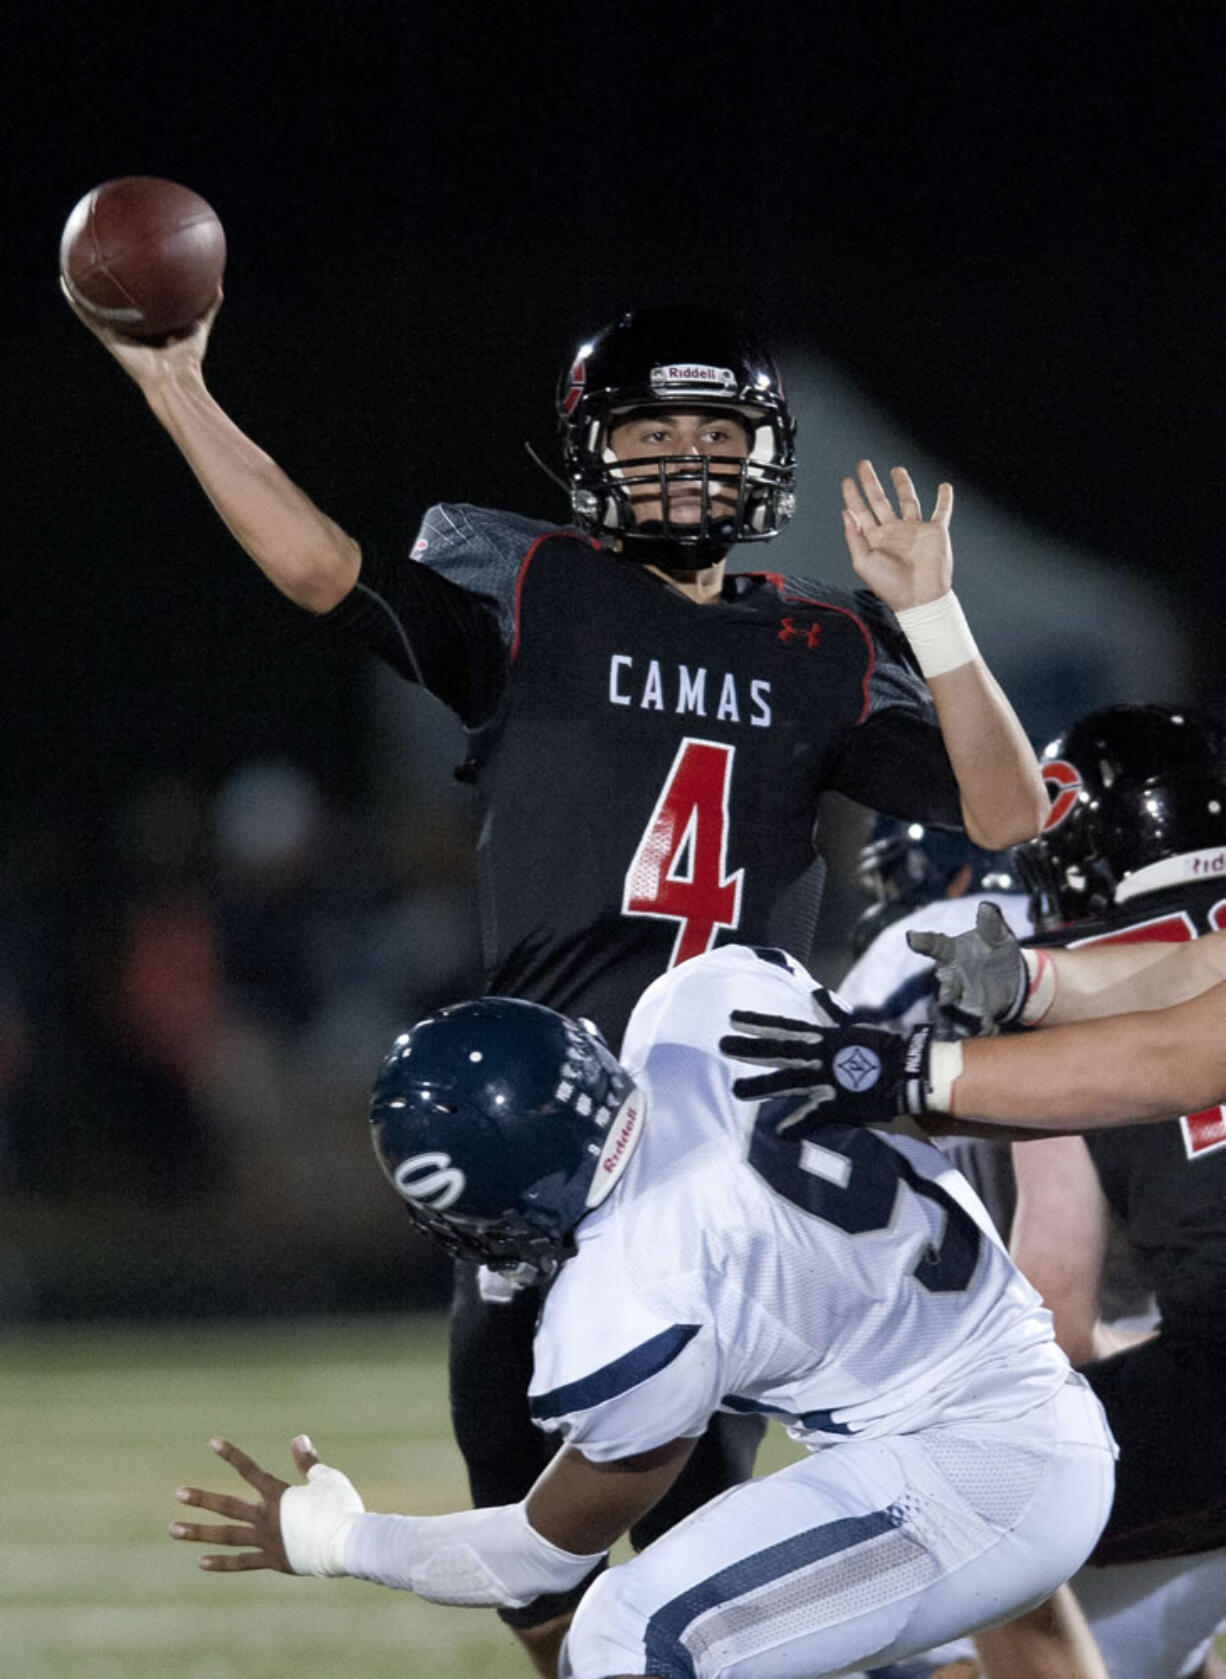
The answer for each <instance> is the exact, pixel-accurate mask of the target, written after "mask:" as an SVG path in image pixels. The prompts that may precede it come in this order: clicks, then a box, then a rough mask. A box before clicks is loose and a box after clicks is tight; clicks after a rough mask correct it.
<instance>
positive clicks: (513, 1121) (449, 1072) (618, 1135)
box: [370, 997, 643, 1281]
mask: <svg viewBox="0 0 1226 1679" xmlns="http://www.w3.org/2000/svg"><path fill="white" fill-rule="evenodd" d="M642 1114H643V1102H642V1098H641V1097H640V1095H639V1094H638V1091H637V1090H636V1087H635V1084H634V1081H633V1080H632V1079H631V1077H630V1075H629V1074H628V1073H627V1072H626V1071H625V1069H624V1068H623V1067H622V1066H621V1065H620V1063H619V1062H618V1061H617V1060H616V1058H615V1057H614V1055H613V1054H612V1052H611V1051H610V1049H609V1048H608V1046H607V1045H606V1044H605V1043H604V1041H603V1040H602V1039H601V1038H600V1036H599V1035H598V1034H597V1033H596V1032H595V1029H594V1028H591V1029H589V1028H588V1027H587V1025H586V1023H585V1024H584V1025H579V1024H577V1023H576V1022H574V1021H572V1020H568V1019H567V1018H566V1017H565V1016H564V1015H560V1014H555V1013H554V1011H553V1010H552V1009H547V1008H543V1007H542V1006H541V1005H540V1004H538V1003H526V1002H521V1001H518V1000H517V999H515V998H510V997H484V998H481V999H479V1000H478V1001H476V1002H471V1003H458V1004H456V1005H455V1006H454V1007H451V1008H445V1009H440V1010H439V1011H438V1012H437V1013H435V1014H430V1015H427V1016H426V1018H425V1019H424V1020H419V1021H418V1023H417V1025H416V1026H414V1027H413V1028H412V1030H411V1031H409V1032H406V1033H405V1034H404V1035H403V1036H402V1037H399V1038H397V1040H396V1042H395V1044H394V1045H393V1046H392V1049H391V1051H390V1053H389V1054H388V1056H387V1057H386V1059H385V1060H384V1062H383V1065H382V1067H381V1068H380V1070H379V1076H378V1079H377V1080H376V1083H375V1088H374V1094H373V1097H372V1099H371V1108H370V1121H371V1127H372V1131H373V1140H374V1146H375V1153H376V1155H377V1156H378V1159H379V1162H380V1164H381V1165H382V1167H383V1170H384V1171H385V1172H386V1174H387V1176H388V1177H389V1178H390V1180H391V1182H392V1184H393V1186H394V1187H395V1189H396V1190H397V1191H398V1192H399V1193H400V1194H401V1195H402V1196H403V1197H404V1199H405V1202H406V1204H407V1206H408V1209H409V1213H410V1215H411V1216H412V1218H413V1221H414V1222H415V1223H416V1224H417V1225H419V1226H420V1227H421V1229H423V1230H424V1231H425V1232H426V1233H427V1234H428V1235H430V1236H432V1237H433V1238H434V1240H435V1241H437V1242H438V1243H439V1244H440V1246H442V1247H443V1248H445V1249H446V1250H447V1252H448V1253H450V1254H452V1255H453V1256H454V1257H456V1258H458V1259H469V1260H475V1261H476V1262H477V1263H479V1264H483V1265H489V1266H492V1267H493V1268H494V1269H495V1270H501V1271H511V1272H515V1273H516V1276H517V1280H519V1281H523V1280H526V1279H527V1278H528V1277H529V1276H530V1275H531V1274H532V1273H535V1274H536V1276H537V1277H542V1278H543V1277H547V1276H549V1275H551V1274H552V1272H553V1271H554V1270H556V1269H557V1266H558V1265H559V1264H560V1262H561V1260H562V1258H563V1257H564V1256H565V1254H566V1252H567V1249H568V1245H569V1239H570V1235H571V1232H572V1230H573V1229H574V1227H575V1225H576V1224H578V1222H579V1220H580V1219H581V1218H582V1217H583V1215H584V1214H585V1213H586V1212H588V1211H589V1210H590V1209H591V1208H592V1207H595V1206H598V1205H599V1204H600V1202H601V1201H603V1200H604V1198H605V1196H606V1195H607V1194H608V1193H609V1190H610V1189H611V1188H612V1187H613V1185H614V1183H616V1181H617V1180H618V1178H619V1177H620V1175H621V1171H622V1168H623V1167H624V1166H625V1163H626V1161H627V1160H628V1159H629V1157H630V1155H631V1153H632V1151H633V1149H634V1147H635V1145H636V1144H637V1142H638V1139H639V1135H640V1125H641V1121H642Z"/></svg>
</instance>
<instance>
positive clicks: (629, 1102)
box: [587, 1091, 643, 1207]
mask: <svg viewBox="0 0 1226 1679" xmlns="http://www.w3.org/2000/svg"><path fill="white" fill-rule="evenodd" d="M642 1122H643V1099H642V1097H641V1096H640V1095H639V1093H638V1092H637V1091H636V1092H635V1093H634V1094H633V1095H631V1096H629V1097H627V1099H626V1100H625V1102H623V1103H622V1106H621V1110H620V1112H619V1113H618V1115H617V1118H616V1119H615V1120H614V1122H613V1126H612V1129H611V1132H610V1136H609V1139H608V1142H607V1144H606V1145H605V1150H604V1153H603V1154H602V1155H601V1157H600V1164H599V1166H597V1168H596V1175H595V1176H594V1177H593V1179H592V1187H591V1188H590V1189H589V1190H588V1192H587V1205H588V1206H589V1207H596V1206H599V1205H600V1203H601V1202H602V1201H603V1200H604V1198H605V1196H606V1195H607V1194H608V1193H609V1191H610V1190H611V1189H612V1187H613V1185H614V1184H615V1183H616V1182H617V1180H618V1178H620V1177H621V1175H622V1172H623V1171H624V1170H625V1167H626V1162H627V1161H628V1160H629V1158H630V1156H631V1155H632V1154H633V1153H634V1148H635V1144H636V1143H637V1142H638V1140H639V1136H640V1128H641V1126H642Z"/></svg>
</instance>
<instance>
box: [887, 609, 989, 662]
mask: <svg viewBox="0 0 1226 1679" xmlns="http://www.w3.org/2000/svg"><path fill="white" fill-rule="evenodd" d="M894 616H895V617H896V618H897V619H898V622H899V625H900V626H901V628H902V633H903V634H904V635H905V636H906V638H907V640H908V641H909V642H910V644H911V651H912V652H913V653H914V654H915V662H916V664H917V665H918V666H919V668H920V672H921V674H922V675H923V676H924V677H925V678H928V677H933V676H944V675H945V673H946V671H950V670H957V669H959V667H960V666H962V665H969V664H970V662H971V660H972V659H977V658H978V657H979V649H978V647H976V645H975V638H974V636H973V635H972V634H971V627H970V625H969V624H968V623H967V621H966V614H965V613H964V612H963V610H962V607H961V605H960V603H959V601H958V597H957V595H955V594H954V592H953V590H952V589H948V590H946V592H945V593H944V594H943V595H939V596H938V597H937V599H936V600H930V601H926V602H925V603H924V605H923V606H905V607H903V608H902V610H901V611H899V612H896V613H895V614H894Z"/></svg>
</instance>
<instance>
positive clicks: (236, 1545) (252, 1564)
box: [170, 1434, 365, 1575]
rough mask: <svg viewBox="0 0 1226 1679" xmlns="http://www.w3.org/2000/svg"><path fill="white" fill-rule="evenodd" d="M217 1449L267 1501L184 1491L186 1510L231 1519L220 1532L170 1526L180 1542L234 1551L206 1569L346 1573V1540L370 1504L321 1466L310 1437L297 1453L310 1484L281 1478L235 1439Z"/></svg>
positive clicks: (179, 1494) (211, 1559)
mask: <svg viewBox="0 0 1226 1679" xmlns="http://www.w3.org/2000/svg"><path fill="white" fill-rule="evenodd" d="M210 1444H211V1446H212V1448H213V1450H214V1451H215V1452H216V1453H217V1455H218V1457H221V1458H224V1459H225V1461H226V1462H227V1463H228V1464H230V1466H231V1467H232V1468H233V1469H236V1470H237V1471H238V1473H239V1474H240V1475H241V1476H242V1478H243V1480H244V1481H246V1482H247V1484H248V1486H250V1487H252V1488H253V1489H254V1490H255V1492H256V1493H257V1494H258V1495H259V1496H258V1498H257V1499H245V1498H235V1497H233V1496H231V1495H230V1494H228V1493H220V1492H206V1491H204V1490H203V1489H202V1488H200V1487H179V1488H178V1489H177V1490H176V1492H175V1497H176V1498H177V1499H178V1500H179V1502H180V1504H189V1505H191V1506H192V1507H193V1508H194V1509H197V1510H210V1511H212V1512H213V1514H214V1515H218V1516H225V1517H227V1518H228V1520H227V1522H226V1523H225V1525H223V1526H220V1527H216V1526H212V1525H209V1526H205V1525H203V1524H201V1523H198V1522H172V1523H171V1524H170V1537H171V1538H172V1539H187V1540H190V1541H192V1542H193V1543H195V1544H198V1545H227V1546H231V1547H233V1549H231V1550H228V1551H223V1552H218V1553H212V1554H210V1555H208V1556H203V1557H201V1559H200V1566H201V1568H205V1569H208V1570H209V1571H210V1572H212V1573H217V1574H236V1573H245V1572H247V1571H249V1570H251V1569H258V1568H270V1569H276V1570H277V1571H278V1572H279V1573H281V1574H319V1575H335V1574H343V1573H344V1572H345V1570H344V1568H343V1566H341V1565H340V1556H341V1553H342V1551H343V1548H344V1539H345V1536H346V1534H347V1532H348V1529H349V1527H350V1526H351V1524H352V1521H353V1519H354V1518H355V1517H357V1516H360V1515H361V1514H362V1513H363V1511H364V1510H365V1505H364V1504H363V1503H362V1500H361V1498H360V1497H359V1495H358V1493H357V1491H356V1490H355V1489H354V1487H353V1485H352V1484H351V1483H350V1481H349V1480H348V1479H347V1478H346V1477H345V1476H344V1475H342V1474H341V1472H340V1470H339V1469H329V1468H328V1467H327V1465H326V1464H322V1463H320V1461H319V1459H318V1457H317V1456H316V1455H315V1448H314V1447H313V1446H312V1444H311V1442H310V1440H309V1439H308V1438H307V1436H306V1435H305V1434H300V1435H298V1436H297V1438H296V1439H295V1440H293V1441H292V1443H291V1446H290V1450H291V1452H292V1453H293V1457H294V1463H295V1465H296V1467H297V1469H298V1471H299V1473H300V1474H302V1475H304V1476H306V1478H307V1485H306V1486H294V1485H291V1484H290V1483H289V1482H287V1481H282V1480H280V1479H279V1478H278V1477H277V1476H276V1475H273V1474H270V1473H269V1471H268V1470H267V1469H262V1468H261V1467H260V1465H259V1464H258V1463H256V1461H255V1459H254V1458H250V1457H248V1456H247V1454H246V1452H243V1451H240V1450H239V1448H238V1447H237V1446H235V1445H233V1444H232V1443H231V1442H230V1441H229V1440H223V1439H217V1440H212V1441H210Z"/></svg>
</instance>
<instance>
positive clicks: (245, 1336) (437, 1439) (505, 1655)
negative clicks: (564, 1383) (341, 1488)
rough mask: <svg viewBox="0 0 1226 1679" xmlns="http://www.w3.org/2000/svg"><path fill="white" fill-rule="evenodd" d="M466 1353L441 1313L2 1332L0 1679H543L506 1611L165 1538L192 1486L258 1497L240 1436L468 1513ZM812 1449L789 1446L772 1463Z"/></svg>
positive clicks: (380, 1492)
mask: <svg viewBox="0 0 1226 1679" xmlns="http://www.w3.org/2000/svg"><path fill="white" fill-rule="evenodd" d="M445 1339H446V1331H445V1324H444V1321H443V1319H442V1318H439V1317H433V1316H426V1317H419V1318H394V1319H391V1318H353V1319H346V1320H343V1321H329V1320H323V1319H318V1318H302V1319H297V1320H294V1321H290V1322H277V1323H269V1324H240V1325H236V1324H228V1323H227V1324H216V1325H193V1326H190V1327H176V1326H174V1325H156V1326H151V1327H148V1328H134V1327H131V1326H115V1327H97V1328H90V1329H82V1328H75V1327H56V1328H45V1329H31V1330H23V1331H9V1332H7V1333H5V1334H3V1335H0V1440H2V1441H3V1451H2V1452H0V1462H2V1464H3V1472H2V1474H0V1679H343V1676H347V1675H352V1676H353V1679H427V1676H428V1679H526V1675H527V1674H528V1672H529V1668H528V1666H527V1663H526V1662H525V1661H524V1659H523V1658H522V1657H521V1656H520V1655H519V1654H518V1652H517V1650H516V1649H515V1648H514V1646H513V1645H512V1643H511V1640H510V1637H509V1635H508V1634H507V1633H506V1632H505V1631H504V1629H503V1628H502V1627H501V1625H500V1623H499V1622H498V1620H497V1618H496V1616H495V1615H494V1612H493V1610H487V1609H448V1608H444V1607H441V1606H439V1605H436V1604H429V1603H422V1602H419V1601H418V1600H417V1599H415V1598H413V1597H411V1596H409V1595H408V1594H407V1593H401V1592H388V1591H381V1590H379V1589H378V1588H376V1587H373V1586H369V1585H365V1584H363V1583H362V1582H360V1581H356V1580H326V1581H325V1580H296V1579H290V1578H288V1577H286V1576H284V1575H279V1574H247V1575H237V1576H210V1575H207V1574H203V1573H201V1572H200V1571H199V1570H198V1569H197V1568H196V1566H195V1561H196V1552H195V1548H194V1547H191V1546H187V1545H179V1544H175V1543H174V1542H173V1541H171V1540H170V1539H169V1538H167V1537H166V1526H167V1523H168V1522H170V1521H172V1520H173V1519H174V1518H175V1516H176V1515H179V1514H181V1513H182V1509H181V1506H179V1505H178V1504H177V1503H176V1502H175V1500H174V1498H173V1496H172V1493H173V1489H174V1488H175V1487H176V1486H177V1485H179V1484H180V1483H181V1482H184V1481H194V1482H196V1483H197V1484H199V1483H203V1484H205V1485H207V1486H215V1487H218V1488H224V1487H225V1486H226V1485H227V1484H228V1483H232V1484H233V1487H234V1490H239V1488H240V1485H241V1483H239V1482H238V1481H237V1479H236V1478H235V1477H232V1476H231V1473H230V1471H229V1470H227V1469H226V1468H225V1466H224V1465H223V1464H221V1463H220V1462H219V1461H218V1459H217V1458H216V1457H215V1456H214V1455H213V1453H212V1452H211V1451H210V1450H209V1447H208V1440H209V1438H210V1436H211V1435H214V1434H220V1433H224V1434H228V1435H229V1436H230V1437H231V1438H232V1439H234V1440H236V1441H237V1442H238V1443H239V1444H240V1445H241V1446H243V1447H244V1448H245V1449H246V1450H248V1451H250V1452H251V1453H252V1455H253V1456H255V1457H256V1458H258V1459H260V1461H262V1462H263V1463H265V1464H266V1465H267V1467H269V1468H271V1469H274V1470H276V1471H278V1472H279V1473H281V1474H283V1475H285V1476H286V1477H287V1478H288V1477H289V1474H290V1468H291V1465H290V1456H289V1441H290V1438H291V1436H292V1435H294V1434H296V1433H299V1432H301V1431H307V1432H309V1433H310V1434H311V1436H312V1438H313V1439H314V1442H315V1445H316V1447H317V1449H318V1450H319V1451H320V1454H321V1455H322V1456H323V1457H324V1458H325V1460H327V1461H330V1462H333V1463H336V1464H338V1465H339V1466H340V1467H341V1468H343V1469H344V1470H345V1471H346V1472H347V1473H348V1474H350V1475H351V1476H352V1477H353V1479H354V1481H355V1482H356V1483H357V1484H358V1486H359V1488H360V1489H361V1491H362V1493H363V1495H364V1497H365V1498H366V1501H367V1503H368V1505H369V1506H370V1507H371V1508H372V1509H384V1510H411V1511H413V1512H415V1513H418V1514H423V1515H425V1514H430V1513H432V1512H435V1511H444V1510H452V1509H458V1508H462V1507H463V1506H464V1505H466V1504H467V1494H466V1489H465V1485H464V1479H463V1473H462V1470H461V1467H460V1461H459V1456H458V1454H457V1452H456V1450H455V1447H454V1445H453V1444H452V1442H451V1437H450V1431H449V1428H448V1424H447V1403H446V1374H445V1364H444V1358H445ZM491 1380H493V1381H496V1380H497V1374H496V1372H492V1373H491ZM793 1452H794V1448H792V1447H791V1446H790V1444H789V1442H788V1441H787V1440H786V1438H785V1437H784V1436H783V1435H782V1434H781V1433H779V1432H778V1431H772V1433H771V1434H769V1435H768V1437H767V1445H766V1447H765V1448H764V1450H763V1453H762V1459H761V1467H762V1468H763V1469H764V1470H769V1469H772V1468H775V1467H777V1465H778V1464H780V1463H782V1462H785V1461H787V1459H788V1458H789V1457H790V1456H792V1455H793Z"/></svg>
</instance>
